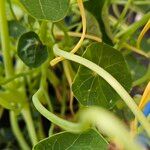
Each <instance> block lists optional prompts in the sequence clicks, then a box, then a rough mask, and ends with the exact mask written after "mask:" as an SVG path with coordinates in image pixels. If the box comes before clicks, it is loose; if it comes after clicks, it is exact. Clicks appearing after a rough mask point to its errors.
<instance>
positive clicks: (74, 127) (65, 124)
mask: <svg viewBox="0 0 150 150" xmlns="http://www.w3.org/2000/svg"><path fill="white" fill-rule="evenodd" d="M42 96H43V92H42V89H39V90H38V91H37V92H36V93H35V94H34V95H33V97H32V100H33V104H34V106H35V107H36V109H37V110H38V111H39V112H40V113H41V114H42V115H43V116H44V117H45V118H47V119H48V120H50V121H51V122H53V123H54V124H56V125H58V126H60V127H61V128H63V129H65V130H67V131H71V132H81V131H83V130H84V128H85V127H83V126H82V125H80V124H74V123H71V122H69V121H66V120H64V119H61V118H59V117H57V116H56V115H54V114H53V113H52V112H50V111H48V110H47V109H46V108H45V107H43V105H42V104H41V103H40V101H39V100H40V98H41V97H42ZM85 129H86V128H85Z"/></svg>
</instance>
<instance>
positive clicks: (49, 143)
mask: <svg viewBox="0 0 150 150" xmlns="http://www.w3.org/2000/svg"><path fill="white" fill-rule="evenodd" d="M107 146H108V143H107V141H106V140H105V139H104V138H103V137H102V136H101V135H99V134H98V133H97V131H95V130H89V131H86V132H83V133H80V134H73V133H69V132H62V133H59V134H57V135H54V136H51V137H49V138H47V139H45V140H42V141H41V142H39V143H38V144H37V145H36V146H35V147H34V148H33V150H41V149H45V150H50V149H51V150H58V149H61V150H66V149H68V150H77V149H82V150H88V149H89V150H90V149H94V150H99V149H101V150H106V149H107Z"/></svg>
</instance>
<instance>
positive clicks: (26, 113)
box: [22, 104, 38, 145]
mask: <svg viewBox="0 0 150 150" xmlns="http://www.w3.org/2000/svg"><path fill="white" fill-rule="evenodd" d="M22 115H23V117H24V120H25V123H26V125H27V129H28V131H29V136H30V139H31V142H32V145H35V144H36V143H37V142H38V139H37V136H36V132H35V128H34V123H33V120H32V117H31V112H30V108H29V105H28V104H27V105H26V106H25V107H24V108H23V109H22Z"/></svg>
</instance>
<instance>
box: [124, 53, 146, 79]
mask: <svg viewBox="0 0 150 150" xmlns="http://www.w3.org/2000/svg"><path fill="white" fill-rule="evenodd" d="M125 58H126V60H127V63H128V66H129V69H130V72H131V75H132V78H133V81H135V80H137V79H139V78H141V77H142V76H144V75H145V74H146V72H147V68H148V67H147V66H146V64H145V62H146V59H145V58H143V57H137V58H136V57H135V56H134V55H133V54H128V55H127V56H126V57H125Z"/></svg>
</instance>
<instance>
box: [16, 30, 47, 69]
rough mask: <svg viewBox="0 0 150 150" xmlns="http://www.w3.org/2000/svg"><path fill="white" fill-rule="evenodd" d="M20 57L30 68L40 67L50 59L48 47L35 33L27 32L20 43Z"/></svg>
mask: <svg viewBox="0 0 150 150" xmlns="http://www.w3.org/2000/svg"><path fill="white" fill-rule="evenodd" d="M17 49H18V56H19V57H20V59H21V60H22V61H23V62H24V63H25V64H26V65H27V66H29V67H39V66H40V65H41V64H42V63H44V62H45V60H46V59H47V57H48V52H47V47H46V46H45V45H43V44H42V42H41V41H40V39H39V37H38V35H37V34H36V33H35V32H27V33H25V34H23V35H22V36H21V38H20V39H19V43H18V48H17Z"/></svg>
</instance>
